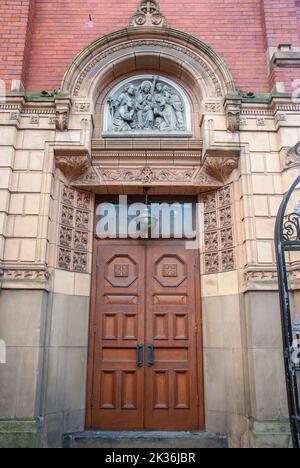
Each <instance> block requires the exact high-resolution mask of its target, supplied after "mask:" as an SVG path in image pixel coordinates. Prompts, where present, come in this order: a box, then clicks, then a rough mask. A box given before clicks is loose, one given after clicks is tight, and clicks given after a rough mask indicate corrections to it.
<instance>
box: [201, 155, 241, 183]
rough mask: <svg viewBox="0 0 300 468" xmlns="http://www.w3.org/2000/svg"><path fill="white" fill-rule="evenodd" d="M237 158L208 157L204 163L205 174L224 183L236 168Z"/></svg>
mask: <svg viewBox="0 0 300 468" xmlns="http://www.w3.org/2000/svg"><path fill="white" fill-rule="evenodd" d="M238 163H239V158H237V157H236V158H228V157H208V158H207V159H206V161H205V170H206V173H207V174H209V175H211V176H212V177H214V178H215V179H217V180H219V181H220V182H225V181H226V179H228V177H229V176H230V174H231V173H232V172H233V171H234V169H237V168H238Z"/></svg>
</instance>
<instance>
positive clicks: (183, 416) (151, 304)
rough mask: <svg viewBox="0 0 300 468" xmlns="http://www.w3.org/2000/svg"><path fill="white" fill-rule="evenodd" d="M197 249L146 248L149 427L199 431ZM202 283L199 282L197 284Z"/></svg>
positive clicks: (147, 426) (146, 413) (147, 405)
mask: <svg viewBox="0 0 300 468" xmlns="http://www.w3.org/2000/svg"><path fill="white" fill-rule="evenodd" d="M194 255H195V254H194V252H193V251H189V250H185V249H183V248H179V247H178V246H176V245H174V247H172V245H166V246H164V247H156V246H153V247H148V249H147V291H146V295H147V300H146V310H147V312H146V342H147V345H149V344H153V348H154V349H153V365H152V366H147V368H146V397H145V400H146V412H145V419H146V421H145V426H146V429H158V428H159V429H165V430H166V429H170V430H172V429H173V430H184V429H185V430H188V429H198V428H199V420H198V408H197V395H198V392H197V372H196V368H197V363H196V340H195V338H196V336H195V331H196V310H195V309H196V308H195V285H196V283H195V268H194V258H195V257H194ZM198 287H199V285H198Z"/></svg>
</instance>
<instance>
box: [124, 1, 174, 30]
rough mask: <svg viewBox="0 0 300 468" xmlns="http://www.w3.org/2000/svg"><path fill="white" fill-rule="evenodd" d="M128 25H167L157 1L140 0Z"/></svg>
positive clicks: (138, 26)
mask: <svg viewBox="0 0 300 468" xmlns="http://www.w3.org/2000/svg"><path fill="white" fill-rule="evenodd" d="M130 25H131V26H133V27H136V28H140V27H142V26H146V27H151V26H154V27H156V28H158V27H161V28H162V27H166V26H167V21H166V18H165V17H164V15H162V14H161V12H160V9H159V4H158V2H157V1H155V0H150V1H149V0H141V1H140V4H139V6H138V10H137V12H136V14H135V15H134V16H133V17H132V20H131V24H130Z"/></svg>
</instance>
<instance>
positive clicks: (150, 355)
mask: <svg viewBox="0 0 300 468" xmlns="http://www.w3.org/2000/svg"><path fill="white" fill-rule="evenodd" d="M153 351H154V345H153V344H150V345H148V346H147V366H148V367H152V366H153V364H154V356H153Z"/></svg>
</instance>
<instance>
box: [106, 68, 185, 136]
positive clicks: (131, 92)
mask: <svg viewBox="0 0 300 468" xmlns="http://www.w3.org/2000/svg"><path fill="white" fill-rule="evenodd" d="M133 81H134V83H135V84H133V83H131V84H129V85H127V86H126V87H125V88H124V89H123V91H121V93H120V94H119V96H117V97H116V98H114V97H110V98H109V99H108V103H109V108H110V113H111V117H112V129H111V130H112V131H113V132H119V133H126V132H136V133H138V132H142V131H155V132H174V131H186V130H187V129H186V123H185V107H184V103H183V100H182V97H181V96H180V94H179V93H177V92H176V91H175V90H174V89H173V87H172V86H167V85H166V84H164V83H162V82H161V81H160V78H159V76H154V77H153V81H151V80H142V79H141V82H140V84H139V83H138V82H137V80H133Z"/></svg>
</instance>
